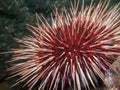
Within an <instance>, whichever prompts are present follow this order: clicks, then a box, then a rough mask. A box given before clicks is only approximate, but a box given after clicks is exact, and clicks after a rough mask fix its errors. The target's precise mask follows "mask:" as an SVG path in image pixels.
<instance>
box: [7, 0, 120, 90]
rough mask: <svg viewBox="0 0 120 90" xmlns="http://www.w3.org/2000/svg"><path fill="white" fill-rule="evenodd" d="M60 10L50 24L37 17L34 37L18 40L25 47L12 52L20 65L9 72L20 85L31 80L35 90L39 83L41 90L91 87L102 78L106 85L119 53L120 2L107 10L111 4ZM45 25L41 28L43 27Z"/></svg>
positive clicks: (30, 26)
mask: <svg viewBox="0 0 120 90" xmlns="http://www.w3.org/2000/svg"><path fill="white" fill-rule="evenodd" d="M78 6H79V4H76V3H75V5H72V6H71V9H70V10H69V11H70V12H69V11H67V10H66V9H65V8H63V9H62V12H61V13H59V12H58V10H57V9H56V8H55V10H54V14H53V15H51V24H50V23H48V21H47V20H46V19H45V18H44V17H41V18H40V17H39V16H38V15H37V21H38V22H37V26H32V25H28V29H29V30H30V31H31V32H32V34H33V35H32V36H25V37H24V38H23V39H22V40H18V42H19V43H20V44H21V48H20V49H14V50H12V53H14V57H13V60H12V61H10V62H17V63H16V64H14V65H13V66H12V67H10V68H9V69H8V70H9V71H11V75H12V76H11V77H15V76H20V78H19V79H18V80H17V82H16V84H18V83H20V82H23V81H26V83H25V85H26V86H28V87H29V89H30V90H31V89H32V88H33V86H34V85H35V84H36V83H37V82H38V81H39V82H40V86H39V87H38V90H44V89H45V90H46V89H48V90H58V87H59V88H61V90H63V89H64V88H65V86H66V85H69V86H71V87H73V88H74V90H81V87H82V86H84V88H85V89H90V86H89V84H90V83H91V85H92V86H93V87H95V86H96V84H97V82H98V81H97V77H96V76H98V77H100V79H102V80H103V81H104V73H105V72H107V71H108V69H109V68H112V67H111V64H112V63H113V62H114V61H115V60H116V59H115V58H116V57H117V56H118V55H120V36H119V35H118V33H119V31H120V30H119V29H120V14H119V12H118V11H119V4H118V5H116V6H114V7H112V8H108V6H109V2H107V0H105V2H104V3H103V2H99V3H98V5H95V4H93V3H92V2H91V4H90V5H89V7H88V6H84V1H83V3H82V6H81V9H80V11H79V10H78ZM39 22H41V23H42V25H40V24H39Z"/></svg>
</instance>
